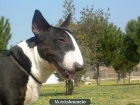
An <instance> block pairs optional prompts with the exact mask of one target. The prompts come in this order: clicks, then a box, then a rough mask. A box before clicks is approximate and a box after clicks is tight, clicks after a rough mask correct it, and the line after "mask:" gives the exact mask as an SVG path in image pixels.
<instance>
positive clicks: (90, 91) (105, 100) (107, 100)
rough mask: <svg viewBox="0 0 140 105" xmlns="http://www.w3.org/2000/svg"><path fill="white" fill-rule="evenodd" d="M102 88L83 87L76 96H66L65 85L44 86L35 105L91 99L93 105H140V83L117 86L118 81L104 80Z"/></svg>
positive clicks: (75, 93)
mask: <svg viewBox="0 0 140 105" xmlns="http://www.w3.org/2000/svg"><path fill="white" fill-rule="evenodd" d="M101 84H102V85H101V86H96V83H95V82H93V84H91V85H84V84H83V85H81V86H80V87H78V88H75V90H74V95H68V96H67V95H65V85H64V84H55V85H44V86H43V87H42V89H41V94H40V96H39V98H38V100H37V101H36V102H35V103H34V104H33V105H49V100H50V99H90V100H91V105H140V82H139V81H132V83H131V84H125V85H123V84H121V85H119V86H117V85H116V80H103V81H102V83H101Z"/></svg>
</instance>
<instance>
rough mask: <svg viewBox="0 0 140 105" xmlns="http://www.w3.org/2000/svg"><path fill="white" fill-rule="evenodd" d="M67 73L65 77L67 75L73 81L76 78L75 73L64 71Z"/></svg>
mask: <svg viewBox="0 0 140 105" xmlns="http://www.w3.org/2000/svg"><path fill="white" fill-rule="evenodd" d="M65 72H66V73H67V75H69V79H75V78H76V73H75V72H68V71H65Z"/></svg>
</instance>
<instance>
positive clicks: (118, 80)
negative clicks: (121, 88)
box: [117, 71, 121, 85]
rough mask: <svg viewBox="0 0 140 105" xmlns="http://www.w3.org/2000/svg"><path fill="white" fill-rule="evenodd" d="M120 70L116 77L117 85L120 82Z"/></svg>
mask: <svg viewBox="0 0 140 105" xmlns="http://www.w3.org/2000/svg"><path fill="white" fill-rule="evenodd" d="M120 77H121V76H120V71H118V79H117V85H119V84H120Z"/></svg>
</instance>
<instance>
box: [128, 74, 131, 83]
mask: <svg viewBox="0 0 140 105" xmlns="http://www.w3.org/2000/svg"><path fill="white" fill-rule="evenodd" d="M130 75H131V72H129V79H128V82H129V84H130V82H131V76H130Z"/></svg>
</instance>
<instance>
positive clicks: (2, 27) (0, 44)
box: [0, 16, 12, 50]
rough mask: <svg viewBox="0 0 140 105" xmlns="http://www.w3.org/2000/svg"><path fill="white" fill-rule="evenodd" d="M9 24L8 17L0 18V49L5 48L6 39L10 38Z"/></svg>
mask: <svg viewBox="0 0 140 105" xmlns="http://www.w3.org/2000/svg"><path fill="white" fill-rule="evenodd" d="M10 30H11V26H10V23H9V20H8V19H5V17H3V16H2V17H1V18H0V50H6V49H7V45H8V41H9V40H10V39H11V36H12V34H11V33H10Z"/></svg>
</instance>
